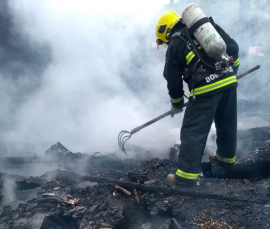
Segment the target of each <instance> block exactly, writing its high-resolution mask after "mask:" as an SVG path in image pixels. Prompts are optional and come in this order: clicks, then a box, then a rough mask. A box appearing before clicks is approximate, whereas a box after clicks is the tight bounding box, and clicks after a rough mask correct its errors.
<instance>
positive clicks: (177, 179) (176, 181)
mask: <svg viewBox="0 0 270 229" xmlns="http://www.w3.org/2000/svg"><path fill="white" fill-rule="evenodd" d="M166 180H167V181H169V182H170V183H172V184H175V185H182V186H193V185H195V184H196V183H197V180H189V179H184V178H180V177H178V176H176V175H174V174H169V175H168V176H167V178H166Z"/></svg>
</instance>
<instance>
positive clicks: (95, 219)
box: [0, 127, 270, 229]
mask: <svg viewBox="0 0 270 229" xmlns="http://www.w3.org/2000/svg"><path fill="white" fill-rule="evenodd" d="M253 133H257V134H256V135H255V137H253V139H252V142H253V144H251V145H252V146H251V147H252V148H251V149H242V150H250V153H247V154H246V155H245V156H243V157H241V158H238V163H237V164H236V165H235V170H234V171H233V172H231V173H230V174H226V175H224V176H223V177H217V176H215V175H214V173H213V171H212V169H211V167H210V166H209V162H204V163H203V164H202V173H201V177H200V178H201V179H200V182H199V183H198V184H197V185H196V186H195V187H193V188H185V187H174V186H172V185H170V184H169V183H168V182H167V181H166V179H165V178H166V175H167V174H168V173H171V172H174V171H175V170H176V168H177V162H176V160H174V159H175V147H172V148H171V150H170V153H169V152H168V159H157V158H153V155H150V157H149V158H152V159H147V157H146V154H149V152H141V153H138V156H137V158H135V159H134V158H133V159H121V158H119V156H118V155H117V154H116V153H112V154H106V155H102V154H100V153H98V152H97V153H93V154H91V155H89V154H82V153H72V152H71V151H69V150H68V149H66V148H65V147H64V146H63V145H62V144H61V143H59V142H58V143H57V144H55V145H53V146H51V147H50V148H49V149H48V150H47V151H46V152H45V154H44V156H42V157H37V156H35V157H9V158H8V157H6V158H1V160H0V161H1V168H2V171H3V168H9V169H11V168H17V169H18V170H20V168H25V165H27V166H33V165H34V166H36V167H38V168H40V169H41V168H42V166H43V165H44V164H48V163H49V164H50V163H56V164H57V168H56V169H54V170H52V171H48V172H46V173H44V174H43V175H41V176H34V175H33V174H32V176H21V175H11V174H8V173H4V172H2V173H1V174H0V179H1V182H0V203H1V208H0V229H9V228H13V229H24V228H25V229H26V228H27V229H31V228H35V229H51V228H52V229H64V228H65V229H66V228H68V229H99V228H104V229H105V228H107V229H109V228H111V229H129V228H130V229H135V228H138V229H179V228H222V229H230V228H270V217H269V214H270V186H269V184H270V183H269V182H270V127H263V128H255V129H251V130H249V132H247V131H245V132H243V133H241V132H240V135H241V136H238V137H239V138H241V137H242V139H245V140H246V141H249V143H250V139H249V136H254V134H253ZM249 145H250V144H249ZM239 150H241V149H239ZM142 154H143V157H142ZM241 155H244V154H243V152H242V154H241ZM139 158H141V160H139ZM22 165H24V167H21V166H22ZM8 171H9V170H8Z"/></svg>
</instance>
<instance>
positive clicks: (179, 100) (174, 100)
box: [171, 97, 183, 103]
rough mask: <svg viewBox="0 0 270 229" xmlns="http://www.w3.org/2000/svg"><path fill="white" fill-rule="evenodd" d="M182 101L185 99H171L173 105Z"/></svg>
mask: <svg viewBox="0 0 270 229" xmlns="http://www.w3.org/2000/svg"><path fill="white" fill-rule="evenodd" d="M182 99H183V97H181V98H178V99H172V98H171V101H172V103H180V102H181V101H182Z"/></svg>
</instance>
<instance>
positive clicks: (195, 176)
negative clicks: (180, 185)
mask: <svg viewBox="0 0 270 229" xmlns="http://www.w3.org/2000/svg"><path fill="white" fill-rule="evenodd" d="M175 175H177V176H179V177H183V178H186V179H190V180H196V179H198V177H199V174H198V173H186V172H183V171H182V170H180V169H178V170H177V171H176V173H175Z"/></svg>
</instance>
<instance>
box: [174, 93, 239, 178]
mask: <svg viewBox="0 0 270 229" xmlns="http://www.w3.org/2000/svg"><path fill="white" fill-rule="evenodd" d="M213 121H214V122H215V126H216V134H217V140H216V143H217V152H216V153H217V158H218V159H219V160H220V161H222V162H225V163H234V162H235V154H236V134H237V92H236V88H231V89H228V90H224V91H222V92H220V93H217V94H214V95H211V96H206V97H204V98H200V99H197V101H195V102H189V103H188V105H187V108H186V111H185V115H184V120H183V125H182V128H181V136H180V140H181V145H180V153H179V158H178V163H179V165H178V170H177V172H176V175H177V176H178V177H181V178H187V179H197V178H198V173H199V171H200V166H201V159H202V156H203V153H204V149H205V145H206V141H207V136H208V134H209V131H210V128H211V125H212V123H213Z"/></svg>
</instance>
